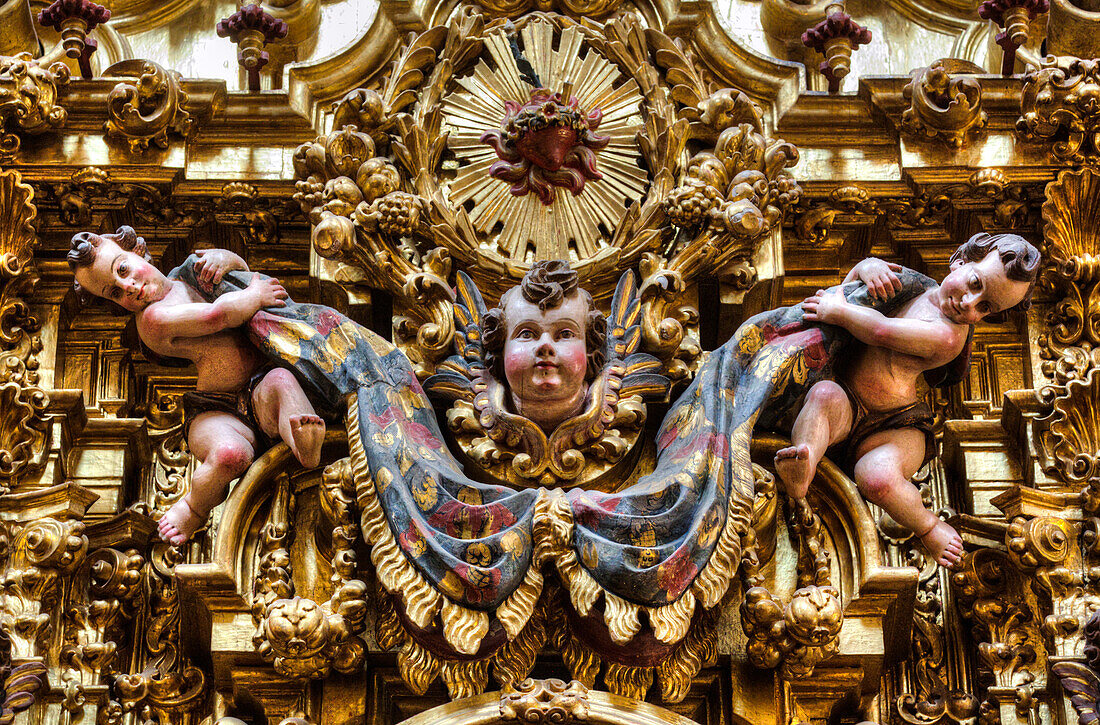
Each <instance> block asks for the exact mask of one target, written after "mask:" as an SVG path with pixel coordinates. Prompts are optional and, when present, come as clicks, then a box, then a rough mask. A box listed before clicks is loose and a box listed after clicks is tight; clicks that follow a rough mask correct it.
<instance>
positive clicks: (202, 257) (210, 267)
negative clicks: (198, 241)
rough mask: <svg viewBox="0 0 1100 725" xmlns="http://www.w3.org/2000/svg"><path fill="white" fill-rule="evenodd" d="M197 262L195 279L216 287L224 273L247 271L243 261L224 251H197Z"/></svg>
mask: <svg viewBox="0 0 1100 725" xmlns="http://www.w3.org/2000/svg"><path fill="white" fill-rule="evenodd" d="M195 254H196V255H198V261H196V262H195V277H196V279H198V281H200V282H204V283H206V284H209V285H216V284H218V283H219V282H221V281H222V277H224V276H225V273H226V272H232V271H233V270H235V269H239V270H242V271H248V267H246V266H245V265H244V263H243V260H242V259H241V258H240V257H238V256H237V255H236V254H233V253H232V252H229V251H226V250H224V249H199V250H197V251H196V252H195Z"/></svg>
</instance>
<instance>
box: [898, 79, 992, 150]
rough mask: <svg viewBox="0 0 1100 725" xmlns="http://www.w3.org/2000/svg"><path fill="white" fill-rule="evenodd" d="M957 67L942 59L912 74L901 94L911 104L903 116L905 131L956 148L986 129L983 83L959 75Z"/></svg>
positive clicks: (902, 124)
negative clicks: (975, 133) (938, 140)
mask: <svg viewBox="0 0 1100 725" xmlns="http://www.w3.org/2000/svg"><path fill="white" fill-rule="evenodd" d="M958 65H960V64H958V63H954V62H952V61H951V60H950V59H943V60H937V61H936V62H934V63H932V65H930V66H928V67H927V68H918V69H917V70H915V71H913V73H912V76H911V78H912V80H910V81H909V84H908V85H907V86H905V89H904V90H903V91H902V95H903V97H904V98H905V99H906V100H908V101H909V102H910V103H909V108H907V109H906V110H905V112H904V113H903V114H902V116H901V126H902V128H903V129H904V130H905V131H907V132H909V133H912V134H914V135H923V136H925V137H927V138H938V139H941V140H942V141H944V142H946V143H947V144H948V145H950V146H954V147H956V148H957V147H959V146H962V145H963V142H964V141H965V140H966V136H967V134H968V133H970V132H971V131H978V130H980V129H982V128H984V127H985V124H986V121H987V120H988V116H987V114H986V112H985V111H984V110H982V85H981V82H980V81H979V80H978V79H977V78H975V77H973V76H971V75H964V74H959V73H957V66H958Z"/></svg>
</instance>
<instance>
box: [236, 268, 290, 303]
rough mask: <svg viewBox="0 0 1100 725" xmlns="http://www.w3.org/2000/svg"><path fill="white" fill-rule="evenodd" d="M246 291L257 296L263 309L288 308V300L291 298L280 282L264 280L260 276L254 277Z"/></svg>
mask: <svg viewBox="0 0 1100 725" xmlns="http://www.w3.org/2000/svg"><path fill="white" fill-rule="evenodd" d="M245 291H246V292H251V293H252V294H254V295H256V299H257V300H258V301H259V303H260V307H261V308H264V307H286V299H287V298H288V297H289V296H290V295H288V294H287V293H286V289H285V288H284V287H283V286H282V285H281V284H279V280H277V279H275V278H274V277H269V278H267V279H264V278H262V277H261V276H260V275H258V274H254V275H252V281H251V282H249V283H248V287H246V288H245Z"/></svg>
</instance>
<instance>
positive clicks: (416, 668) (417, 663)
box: [397, 637, 440, 695]
mask: <svg viewBox="0 0 1100 725" xmlns="http://www.w3.org/2000/svg"><path fill="white" fill-rule="evenodd" d="M397 669H398V670H399V671H400V672H401V679H402V680H404V681H405V684H407V685H408V686H409V689H410V690H412V691H413V692H415V693H416V694H417V695H423V694H424V693H425V692H427V691H428V685H430V684H432V680H434V679H435V678H436V677H437V676H439V669H440V666H439V660H438V659H436V657H435V655H433V654H432V653H431V652H429V651H428V650H426V649H424V648H423V647H421V646H420V645H419V644H417V642H416V640H414V639H413V638H412V637H406V638H405V646H404V647H402V648H401V651H400V652H398V653H397Z"/></svg>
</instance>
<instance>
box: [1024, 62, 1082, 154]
mask: <svg viewBox="0 0 1100 725" xmlns="http://www.w3.org/2000/svg"><path fill="white" fill-rule="evenodd" d="M1098 98H1100V60H1097V59H1086V58H1074V57H1072V56H1053V55H1051V56H1047V57H1046V58H1045V59H1044V60H1043V61H1042V63H1041V64H1040V66H1039V67H1038V68H1037V69H1034V70H1031V71H1029V72H1028V73H1026V74H1025V75H1024V90H1023V96H1022V98H1021V103H1020V105H1021V110H1022V115H1021V116H1020V118H1019V119H1018V120H1017V121H1016V132H1017V134H1019V135H1020V136H1021V137H1022V138H1024V139H1026V140H1028V141H1034V142H1040V143H1046V144H1048V145H1049V148H1050V152H1051V154H1052V155H1053V156H1054V158H1055V159H1057V160H1058V161H1061V162H1064V163H1068V164H1082V163H1085V162H1093V163H1094V162H1096V161H1097V160H1098V159H1100V147H1098V146H1097V125H1098V124H1100V104H1098V103H1097V99H1098Z"/></svg>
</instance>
